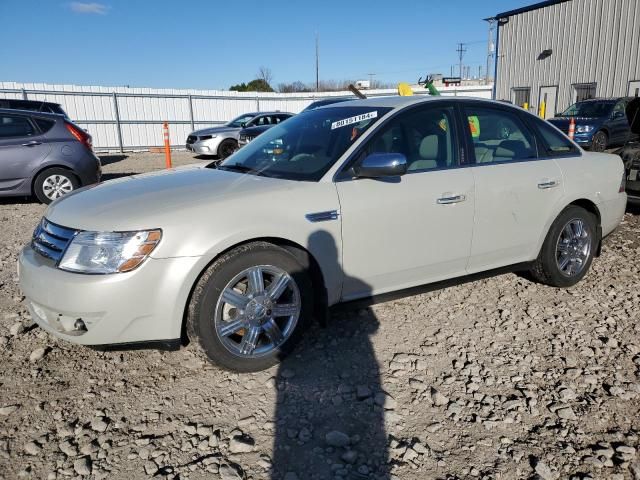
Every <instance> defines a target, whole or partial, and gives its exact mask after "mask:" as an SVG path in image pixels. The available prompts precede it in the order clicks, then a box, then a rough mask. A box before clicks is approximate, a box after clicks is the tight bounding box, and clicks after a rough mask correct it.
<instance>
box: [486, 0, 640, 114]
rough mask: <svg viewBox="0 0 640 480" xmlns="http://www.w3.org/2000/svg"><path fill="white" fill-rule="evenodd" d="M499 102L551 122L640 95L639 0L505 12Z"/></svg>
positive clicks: (573, 0) (579, 1)
mask: <svg viewBox="0 0 640 480" xmlns="http://www.w3.org/2000/svg"><path fill="white" fill-rule="evenodd" d="M488 20H490V21H494V22H496V23H497V25H498V27H497V41H496V43H497V49H496V66H495V68H496V83H495V87H494V88H495V98H496V99H498V100H510V101H512V102H513V103H515V104H518V105H520V106H523V105H525V103H526V104H528V108H529V110H530V111H532V112H534V113H542V112H540V105H541V103H542V102H544V117H545V118H549V117H552V116H553V115H554V114H555V113H556V112H561V111H563V110H564V109H566V108H567V107H568V106H570V105H571V104H572V103H574V102H576V101H579V100H583V99H586V98H594V97H616V96H617V97H620V96H626V95H629V96H638V95H639V94H640V0H550V1H546V2H541V3H537V4H534V5H531V6H528V7H524V8H520V9H517V10H512V11H509V12H504V13H500V14H498V15H496V16H495V18H492V19H488Z"/></svg>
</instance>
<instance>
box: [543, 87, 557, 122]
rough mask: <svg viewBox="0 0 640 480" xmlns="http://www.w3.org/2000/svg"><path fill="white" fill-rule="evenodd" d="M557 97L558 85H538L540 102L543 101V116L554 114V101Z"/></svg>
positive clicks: (547, 116)
mask: <svg viewBox="0 0 640 480" xmlns="http://www.w3.org/2000/svg"><path fill="white" fill-rule="evenodd" d="M557 98H558V87H556V86H554V87H540V100H539V101H540V103H541V104H542V102H544V118H545V120H546V119H547V118H553V117H555V116H556V103H557V102H556V101H557Z"/></svg>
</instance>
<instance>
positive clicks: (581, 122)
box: [549, 97, 632, 152]
mask: <svg viewBox="0 0 640 480" xmlns="http://www.w3.org/2000/svg"><path fill="white" fill-rule="evenodd" d="M631 100H632V98H627V97H622V98H594V99H591V100H583V101H582V102H578V103H574V104H573V105H571V106H570V107H569V108H567V109H566V110H565V111H564V112H562V113H560V114H558V115H556V116H555V117H554V118H550V119H549V122H551V123H552V124H554V125H555V126H556V127H558V128H559V129H560V130H562V131H563V132H565V133H568V132H569V123H570V122H571V118H573V119H574V120H575V122H576V131H575V135H574V138H573V139H574V141H575V142H576V143H577V144H578V145H580V146H581V147H585V148H589V149H591V150H593V151H595V152H602V151H604V150H606V149H607V148H609V147H614V146H618V145H622V144H624V143H625V142H627V141H628V140H630V139H632V138H631V135H632V134H631V130H630V128H629V122H628V121H627V116H626V115H625V109H626V107H627V104H628V103H629V101H631Z"/></svg>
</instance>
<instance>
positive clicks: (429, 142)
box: [419, 135, 439, 160]
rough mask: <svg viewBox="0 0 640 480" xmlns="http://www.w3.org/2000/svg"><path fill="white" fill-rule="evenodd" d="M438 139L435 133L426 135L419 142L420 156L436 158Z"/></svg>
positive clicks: (428, 158)
mask: <svg viewBox="0 0 640 480" xmlns="http://www.w3.org/2000/svg"><path fill="white" fill-rule="evenodd" d="M438 141H439V138H438V136H437V135H427V136H426V137H424V138H423V139H422V141H421V142H420V150H419V154H420V158H424V159H426V160H435V159H437V158H438Z"/></svg>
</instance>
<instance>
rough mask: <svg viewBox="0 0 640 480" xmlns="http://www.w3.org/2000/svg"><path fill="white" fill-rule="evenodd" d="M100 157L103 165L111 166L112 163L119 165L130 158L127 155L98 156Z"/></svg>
mask: <svg viewBox="0 0 640 480" xmlns="http://www.w3.org/2000/svg"><path fill="white" fill-rule="evenodd" d="M98 157H100V163H101V164H102V165H111V164H112V163H118V162H121V161H123V160H126V159H127V158H129V157H128V156H127V155H98Z"/></svg>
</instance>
